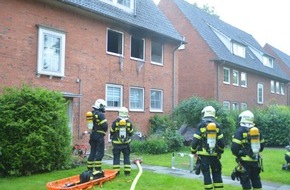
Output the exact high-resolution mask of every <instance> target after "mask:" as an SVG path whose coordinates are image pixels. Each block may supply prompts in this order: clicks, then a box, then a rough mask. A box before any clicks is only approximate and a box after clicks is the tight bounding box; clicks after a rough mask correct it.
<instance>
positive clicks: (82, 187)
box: [46, 169, 117, 190]
mask: <svg viewBox="0 0 290 190" xmlns="http://www.w3.org/2000/svg"><path fill="white" fill-rule="evenodd" d="M104 175H105V176H104V177H101V178H99V179H95V180H90V181H88V182H85V183H81V184H78V183H79V182H80V175H75V176H71V177H68V178H64V179H59V180H55V181H51V182H48V183H47V184H46V187H47V189H48V190H86V189H92V188H93V187H94V186H95V185H99V186H100V187H101V186H102V185H103V183H105V182H106V181H110V180H112V179H114V178H115V177H116V175H117V170H110V169H107V170H104ZM71 185H72V186H71Z"/></svg>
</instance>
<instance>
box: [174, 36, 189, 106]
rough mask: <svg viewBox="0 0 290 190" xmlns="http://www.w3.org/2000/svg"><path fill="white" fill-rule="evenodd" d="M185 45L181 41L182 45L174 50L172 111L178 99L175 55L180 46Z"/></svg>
mask: <svg viewBox="0 0 290 190" xmlns="http://www.w3.org/2000/svg"><path fill="white" fill-rule="evenodd" d="M183 44H186V43H185V42H184V41H181V42H180V44H179V45H178V46H176V47H175V48H174V49H173V53H172V56H173V57H172V59H173V60H172V75H173V76H172V110H173V109H174V108H175V107H176V104H175V99H176V96H175V94H176V87H175V83H176V77H175V73H176V71H175V65H176V62H175V53H176V51H177V50H178V48H179V47H180V46H182V45H183Z"/></svg>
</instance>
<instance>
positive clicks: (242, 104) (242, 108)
mask: <svg viewBox="0 0 290 190" xmlns="http://www.w3.org/2000/svg"><path fill="white" fill-rule="evenodd" d="M247 109H248V105H247V103H244V102H243V103H241V111H245V110H247Z"/></svg>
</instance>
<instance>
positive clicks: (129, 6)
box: [102, 0, 135, 11]
mask: <svg viewBox="0 0 290 190" xmlns="http://www.w3.org/2000/svg"><path fill="white" fill-rule="evenodd" d="M102 1H104V2H107V3H110V4H112V5H114V6H116V7H119V8H121V9H123V10H126V11H127V10H128V11H129V10H130V11H132V10H133V9H134V1H135V0H102Z"/></svg>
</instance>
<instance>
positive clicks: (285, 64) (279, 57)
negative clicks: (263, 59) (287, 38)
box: [263, 43, 290, 105]
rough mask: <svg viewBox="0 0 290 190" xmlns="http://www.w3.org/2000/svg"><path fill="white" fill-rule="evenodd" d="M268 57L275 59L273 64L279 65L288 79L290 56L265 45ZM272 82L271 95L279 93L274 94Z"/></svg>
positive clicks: (289, 89)
mask: <svg viewBox="0 0 290 190" xmlns="http://www.w3.org/2000/svg"><path fill="white" fill-rule="evenodd" d="M263 48H264V49H265V50H266V51H267V52H268V53H269V54H270V55H272V56H273V57H274V58H275V62H276V63H279V65H280V66H281V68H282V70H283V71H285V72H287V74H288V75H289V77H290V56H289V55H287V54H286V53H284V52H282V51H281V50H279V49H277V48H275V47H273V46H271V45H270V44H268V43H266V44H265V45H264V47H263ZM289 85H290V83H288V105H290V88H289ZM273 86H274V81H273V82H272V89H271V90H272V93H277V92H278V93H279V91H277V92H276V89H275V88H274V87H273Z"/></svg>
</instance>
